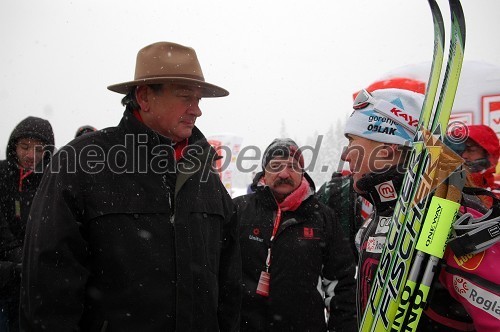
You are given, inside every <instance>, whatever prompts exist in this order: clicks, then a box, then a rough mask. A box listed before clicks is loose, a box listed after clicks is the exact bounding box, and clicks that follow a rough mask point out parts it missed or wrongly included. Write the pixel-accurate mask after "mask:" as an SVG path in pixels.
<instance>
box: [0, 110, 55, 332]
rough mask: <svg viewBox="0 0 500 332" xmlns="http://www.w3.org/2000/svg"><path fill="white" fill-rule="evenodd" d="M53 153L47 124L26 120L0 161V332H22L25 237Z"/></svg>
mask: <svg viewBox="0 0 500 332" xmlns="http://www.w3.org/2000/svg"><path fill="white" fill-rule="evenodd" d="M53 150H54V133H53V131H52V126H51V125H50V123H49V122H48V121H47V120H44V119H41V118H37V117H32V116H30V117H27V118H26V119H24V120H23V121H21V122H20V123H19V124H18V125H17V126H16V128H15V129H14V130H13V131H12V134H11V135H10V138H9V141H8V143H7V159H6V160H2V161H0V331H9V332H12V331H18V330H19V318H18V316H19V286H20V282H21V260H22V250H23V244H24V233H25V230H26V223H27V221H28V215H29V211H30V207H31V203H32V200H33V197H34V196H35V193H36V190H37V188H38V185H39V184H40V181H41V179H42V175H43V171H44V170H45V166H46V165H47V163H48V162H49V161H50V158H51V155H52V153H53Z"/></svg>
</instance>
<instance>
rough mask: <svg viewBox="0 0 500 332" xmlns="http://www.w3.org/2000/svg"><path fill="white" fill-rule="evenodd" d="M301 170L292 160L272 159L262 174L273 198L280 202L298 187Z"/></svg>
mask: <svg viewBox="0 0 500 332" xmlns="http://www.w3.org/2000/svg"><path fill="white" fill-rule="evenodd" d="M302 174H303V169H302V167H300V164H299V162H298V161H297V160H296V159H295V158H293V157H288V158H280V157H278V158H274V159H272V160H271V161H269V163H267V165H266V167H265V172H264V180H265V181H266V185H268V186H269V187H270V188H271V191H272V192H273V194H274V197H275V198H276V199H277V200H278V201H282V200H283V199H284V198H285V197H286V196H288V195H290V193H292V192H293V191H294V190H295V189H297V188H298V187H299V186H300V182H301V181H302Z"/></svg>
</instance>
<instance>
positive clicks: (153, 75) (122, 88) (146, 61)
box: [108, 42, 229, 97]
mask: <svg viewBox="0 0 500 332" xmlns="http://www.w3.org/2000/svg"><path fill="white" fill-rule="evenodd" d="M171 82H172V83H173V82H175V83H182V84H187V85H192V86H196V87H199V88H201V89H202V96H203V97H224V96H227V95H228V94H229V92H228V91H227V90H225V89H223V88H221V87H218V86H217V85H213V84H210V83H207V82H205V78H204V77H203V72H202V71H201V66H200V63H199V62H198V57H197V56H196V52H195V50H194V49H192V48H191V47H186V46H182V45H179V44H175V43H170V42H158V43H154V44H151V45H148V46H146V47H144V48H143V49H141V50H140V51H139V52H138V53H137V61H136V63H135V76H134V80H133V81H129V82H125V83H119V84H113V85H110V86H108V89H109V90H111V91H114V92H118V93H123V94H127V93H128V92H129V91H130V90H131V89H132V88H133V87H135V86H138V85H145V84H159V83H171Z"/></svg>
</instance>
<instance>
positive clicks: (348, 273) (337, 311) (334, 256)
mask: <svg viewBox="0 0 500 332" xmlns="http://www.w3.org/2000/svg"><path fill="white" fill-rule="evenodd" d="M325 215H326V220H325V233H326V237H327V241H326V246H325V250H324V254H323V255H324V257H323V262H324V264H323V290H324V292H325V304H326V307H327V308H328V309H329V318H328V330H329V331H356V330H357V319H356V303H355V301H356V284H355V279H354V275H355V263H354V256H353V254H352V252H351V250H350V249H349V248H350V244H349V243H348V241H347V239H346V238H345V237H344V235H343V233H342V226H340V224H339V223H338V221H337V220H336V218H335V216H334V214H333V211H332V210H331V209H329V208H327V213H326V214H325Z"/></svg>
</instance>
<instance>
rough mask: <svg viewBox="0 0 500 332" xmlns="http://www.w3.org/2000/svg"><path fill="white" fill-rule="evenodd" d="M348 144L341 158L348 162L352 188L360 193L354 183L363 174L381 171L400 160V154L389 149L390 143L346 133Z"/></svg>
mask: <svg viewBox="0 0 500 332" xmlns="http://www.w3.org/2000/svg"><path fill="white" fill-rule="evenodd" d="M347 138H348V139H349V145H348V146H347V149H346V150H345V151H344V153H343V154H342V156H341V158H342V160H344V161H347V162H348V163H349V169H350V171H351V173H352V177H353V182H354V190H355V191H356V192H358V193H362V192H361V190H360V189H359V188H358V187H357V186H356V183H357V182H358V181H359V180H360V179H361V178H362V177H363V176H364V175H365V174H369V173H374V172H378V171H381V170H382V169H384V168H386V167H388V166H392V165H396V164H397V163H399V162H400V160H399V158H400V154H399V153H395V151H394V150H392V149H390V145H386V144H384V143H380V142H376V141H372V140H370V139H367V138H363V137H360V136H356V135H348V136H347Z"/></svg>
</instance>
